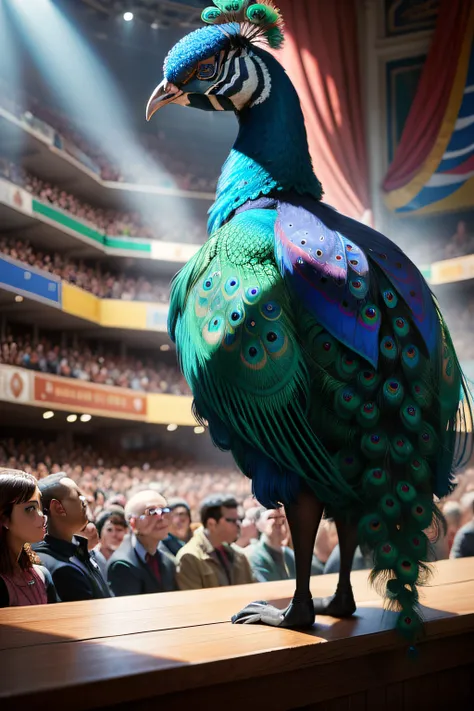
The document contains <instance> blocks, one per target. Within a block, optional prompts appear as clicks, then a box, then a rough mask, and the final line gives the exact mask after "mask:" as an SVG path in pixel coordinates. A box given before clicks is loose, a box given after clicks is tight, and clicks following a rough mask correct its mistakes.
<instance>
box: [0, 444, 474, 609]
mask: <svg viewBox="0 0 474 711" xmlns="http://www.w3.org/2000/svg"><path fill="white" fill-rule="evenodd" d="M124 455H125V457H126V461H127V462H128V463H127V464H124V463H123V461H124V459H123V457H124ZM109 456H110V455H108V454H107V453H106V452H101V453H99V452H97V451H94V450H93V449H92V447H91V446H90V445H89V446H87V447H85V448H76V450H74V451H72V450H71V449H70V448H69V449H68V448H67V447H65V446H64V445H61V443H60V442H59V440H58V441H57V442H55V443H53V442H50V443H45V442H42V441H37V440H36V441H33V440H25V441H21V442H16V441H15V440H14V439H4V440H0V514H1V517H2V519H1V525H2V527H3V529H2V540H3V543H4V545H5V546H7V547H8V549H10V548H11V549H12V556H11V559H8V558H6V557H5V555H4V556H2V557H1V558H0V607H5V606H9V605H17V606H18V605H30V604H39V603H42V604H45V603H47V602H49V603H56V602H61V601H62V602H67V601H72V600H87V599H92V598H107V597H112V596H123V595H141V594H149V593H159V592H172V591H175V590H194V589H203V588H213V587H225V586H228V585H240V584H248V583H253V582H273V581H278V580H289V579H294V578H295V577H296V566H295V553H294V551H293V545H292V539H291V531H290V529H289V526H288V522H287V520H286V515H285V511H284V509H281V508H278V509H268V510H266V509H264V508H263V507H262V506H260V505H259V504H258V502H257V501H256V500H255V499H254V498H253V496H252V495H251V494H250V491H249V489H250V487H249V482H248V481H247V480H246V479H245V478H244V477H243V475H241V474H239V473H238V472H237V471H235V470H234V469H232V468H229V469H228V470H225V469H223V468H222V467H218V466H216V465H214V466H209V465H202V464H201V465H199V464H197V463H196V462H193V461H191V460H182V461H180V460H179V458H177V457H173V456H170V457H168V458H167V459H164V458H163V457H162V456H161V457H160V455H159V454H158V453H157V452H150V451H148V452H144V451H141V452H139V453H134V452H128V455H127V454H125V453H124V452H122V454H118V453H117V448H116V449H115V452H114V454H112V455H111V457H110V459H109ZM121 459H122V461H121ZM2 467H4V468H2ZM33 477H35V478H33ZM19 489H20V493H18V490H19ZM22 489H23V490H25V489H26V490H27V491H29V492H30V493H28V494H27V496H28V497H29V498H28V504H33V505H32V506H30V508H31V513H30V521H31V520H32V517H33V515H34V516H35V524H36V519H37V524H36V525H34V526H32V525H30V526H27V525H26V523H27V522H26V520H25V521H24V522H23V520H19V519H18V518H17V517H14V516H13V507H14V506H15V504H16V503H18V504H22V505H23V506H24V504H25V501H24V498H23V499H22V498H21V496H22V493H21V491H22ZM439 505H440V508H441V509H442V511H443V513H444V515H445V519H446V528H445V529H443V530H442V531H439V532H438V535H437V536H436V535H434V529H433V530H432V529H430V528H429V529H427V531H426V533H427V535H428V538H429V539H430V540H431V541H432V545H431V546H430V549H429V560H430V561H436V560H442V559H446V558H448V557H452V558H460V557H469V556H473V555H474V470H473V469H470V470H467V471H466V472H465V473H464V475H463V476H462V477H461V478H460V482H459V486H458V488H457V489H456V491H455V493H454V494H453V495H452V496H451V497H450V499H448V500H445V501H442V502H440V503H439ZM43 512H46V514H47V519H45V520H43ZM23 523H24V525H23ZM44 533H46V535H44ZM18 541H20V542H21V544H22V545H21V555H23V558H22V560H21V561H20V565H19V567H16V568H15V567H14V565H13V564H12V562H11V561H13V560H18V559H17V558H14V556H13V553H14V551H15V550H16V549H15V546H17V547H18ZM26 543H30V544H33V547H32V550H33V551H34V553H31V549H30V548H28V547H24V545H25V544H26ZM16 555H17V554H16ZM78 560H79V561H80V562H81V565H80V566H78V564H77V561H78ZM371 567H373V558H372V554H371V553H370V551H369V550H368V549H361V548H357V550H356V552H355V555H354V559H353V569H364V568H365V569H367V568H371ZM339 569H340V551H339V545H338V541H337V530H336V526H335V524H334V522H332V521H327V520H323V521H322V522H321V524H320V527H319V530H318V533H317V536H316V540H315V543H314V550H313V557H312V564H311V574H312V575H320V574H325V573H331V572H338V571H339ZM25 576H26V577H27V580H29V585H31V586H32V585H34V584H36V583H37V584H38V586H37V587H36V588H34V589H30V588H29V587H28V585H25ZM349 603H350V600H349ZM352 605H353V606H352ZM355 609H356V608H355V602H354V601H353V600H352V604H351V606H350V610H349V608H348V614H350V613H351V612H353V611H355ZM254 613H255V610H254V609H253V608H252V610H250V611H249V609H247V608H246V609H244V610H243V611H242V612H241V613H238V617H239V619H241V620H242V621H244V620H245V619H246V616H248V615H249V614H254ZM269 614H272V613H271V612H270V613H269ZM275 614H279V613H278V612H276V613H275Z"/></svg>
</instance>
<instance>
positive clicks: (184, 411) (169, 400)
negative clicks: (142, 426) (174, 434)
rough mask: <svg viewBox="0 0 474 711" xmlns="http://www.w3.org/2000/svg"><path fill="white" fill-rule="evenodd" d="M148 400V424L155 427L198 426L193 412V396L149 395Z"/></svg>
mask: <svg viewBox="0 0 474 711" xmlns="http://www.w3.org/2000/svg"><path fill="white" fill-rule="evenodd" d="M147 400H148V403H147V404H148V410H147V413H148V416H147V420H148V422H152V423H153V424H155V425H169V424H170V423H174V424H175V425H197V422H196V420H195V419H194V416H193V414H192V412H191V405H192V402H193V399H192V397H191V396H186V397H185V396H182V395H161V394H158V393H149V394H148V397H147Z"/></svg>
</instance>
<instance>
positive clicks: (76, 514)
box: [33, 472, 110, 602]
mask: <svg viewBox="0 0 474 711" xmlns="http://www.w3.org/2000/svg"><path fill="white" fill-rule="evenodd" d="M38 487H39V490H40V491H41V496H42V502H43V508H44V510H45V512H46V513H47V515H48V525H47V534H46V536H45V537H44V540H43V541H41V543H37V544H35V545H34V546H33V548H34V550H35V552H36V553H37V554H38V556H39V558H40V560H41V563H42V564H43V565H44V566H45V567H46V568H47V569H48V570H49V572H50V573H51V577H52V578H53V582H54V585H55V587H56V590H57V593H58V596H59V598H60V600H61V601H62V602H69V601H71V600H91V599H93V598H102V597H110V590H109V586H108V585H107V582H106V581H105V580H104V578H103V577H102V575H101V572H100V569H99V566H98V564H97V561H96V560H95V558H94V555H93V554H91V553H90V552H89V551H88V547H87V544H88V540H87V538H84V537H83V536H78V535H77V534H76V531H80V530H81V529H83V528H84V527H85V526H86V525H87V503H86V499H85V497H84V496H83V495H82V493H81V491H80V490H79V488H78V486H77V484H76V483H75V482H74V481H73V480H72V479H69V478H68V477H67V476H66V474H65V473H64V472H59V473H58V474H51V475H50V476H47V477H46V478H45V479H41V480H40V481H39V482H38Z"/></svg>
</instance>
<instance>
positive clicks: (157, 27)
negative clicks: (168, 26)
mask: <svg viewBox="0 0 474 711" xmlns="http://www.w3.org/2000/svg"><path fill="white" fill-rule="evenodd" d="M150 27H151V29H152V30H159V29H160V26H159V24H158V23H157V22H152V23H151V25H150Z"/></svg>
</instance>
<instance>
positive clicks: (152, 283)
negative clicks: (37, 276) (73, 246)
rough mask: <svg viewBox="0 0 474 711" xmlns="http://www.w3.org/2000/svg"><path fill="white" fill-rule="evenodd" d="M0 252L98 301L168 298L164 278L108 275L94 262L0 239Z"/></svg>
mask: <svg viewBox="0 0 474 711" xmlns="http://www.w3.org/2000/svg"><path fill="white" fill-rule="evenodd" d="M0 253H2V254H5V255H7V256H8V257H12V258H13V259H17V260H18V261H20V262H24V263H25V264H27V265H28V266H30V267H36V268H37V269H42V270H43V271H47V272H49V273H50V274H55V275H56V276H58V277H60V278H61V279H64V280H65V281H67V282H69V283H70V284H74V285H75V286H78V287H80V288H81V289H85V290H86V291H90V292H91V293H92V294H94V296H98V297H99V298H101V299H122V300H123V301H146V302H160V303H167V302H168V299H169V280H167V279H165V278H161V279H160V278H157V277H154V278H153V279H151V278H150V279H149V278H147V277H145V276H139V277H133V276H130V275H129V274H124V273H112V272H111V271H109V270H108V269H107V268H106V267H104V266H103V265H101V264H100V263H97V262H96V263H94V264H86V262H84V261H83V260H74V259H70V258H68V257H65V256H63V255H61V254H59V252H54V253H53V254H48V253H47V252H44V251H41V250H37V249H35V248H34V247H33V245H32V244H31V243H30V242H28V241H27V240H20V239H15V238H7V237H1V236H0Z"/></svg>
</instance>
